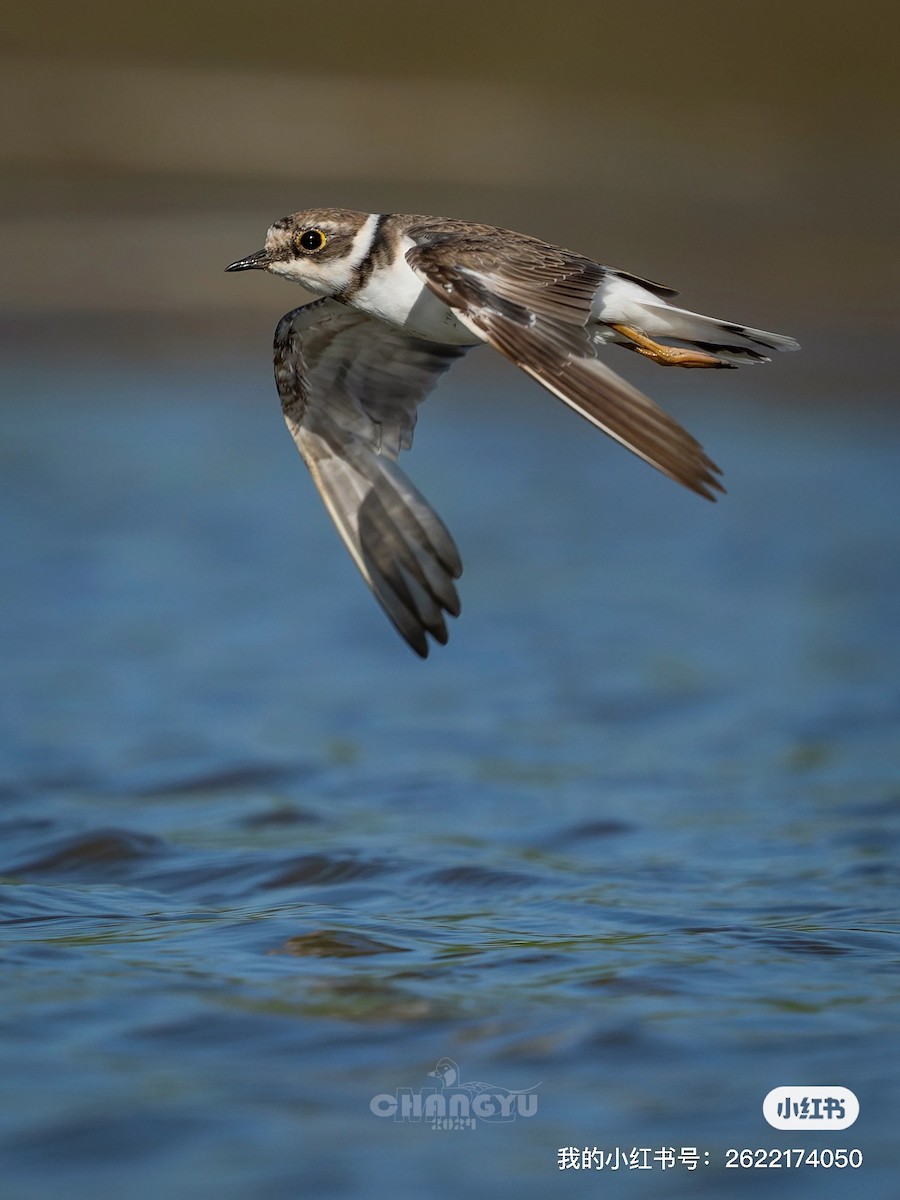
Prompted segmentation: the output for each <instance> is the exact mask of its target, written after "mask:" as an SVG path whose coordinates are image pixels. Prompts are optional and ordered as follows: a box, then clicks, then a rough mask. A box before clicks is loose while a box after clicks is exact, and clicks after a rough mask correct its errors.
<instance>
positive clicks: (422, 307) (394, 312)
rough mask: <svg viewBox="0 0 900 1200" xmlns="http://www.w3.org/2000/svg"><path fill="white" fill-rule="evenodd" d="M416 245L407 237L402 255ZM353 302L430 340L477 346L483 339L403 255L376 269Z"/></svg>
mask: <svg viewBox="0 0 900 1200" xmlns="http://www.w3.org/2000/svg"><path fill="white" fill-rule="evenodd" d="M414 244H415V243H414V242H413V241H412V239H411V238H404V239H403V243H402V246H401V249H402V251H403V254H405V252H406V251H407V250H409V249H410V248H411V247H412V246H413V245H414ZM352 303H353V307H354V308H359V309H361V310H362V311H363V312H367V313H369V314H370V315H371V316H373V317H378V319H379V320H381V321H385V322H386V323H387V324H388V325H396V326H398V327H399V328H400V329H404V330H405V331H406V332H407V333H411V334H414V335H415V336H416V337H420V338H425V339H427V340H428V341H430V342H441V343H444V344H445V345H453V346H475V345H477V344H478V343H479V342H480V341H481V340H482V339H481V338H479V337H477V336H476V335H475V334H474V333H472V331H471V330H470V329H466V327H465V325H463V324H462V322H460V321H458V320H457V319H456V317H455V316H454V314H453V310H452V309H451V308H449V307H448V305H446V304H444V302H443V300H439V299H438V297H437V296H435V294H434V293H433V292H432V291H431V290H430V288H428V287H426V286H425V284H424V283H423V282H422V281H421V279H420V278H419V277H418V275H417V274H416V273H415V271H413V269H412V267H410V265H409V263H407V261H406V258H405V257H403V256H401V257H398V258H397V259H396V260H395V262H394V264H393V266H392V267H391V268H390V269H389V270H386V269H384V268H382V269H380V270H378V271H376V272H374V273H373V274H372V276H371V277H370V278H369V281H368V283H367V284H366V286H365V287H364V288H361V289H360V291H358V292H357V293H356V295H355V296H354V297H353V301H352Z"/></svg>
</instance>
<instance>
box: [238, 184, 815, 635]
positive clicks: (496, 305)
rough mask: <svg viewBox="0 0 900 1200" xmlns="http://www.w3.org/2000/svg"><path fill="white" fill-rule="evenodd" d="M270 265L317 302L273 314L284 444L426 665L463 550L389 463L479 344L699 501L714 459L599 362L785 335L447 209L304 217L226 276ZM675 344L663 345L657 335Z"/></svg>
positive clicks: (708, 490) (719, 350) (708, 357)
mask: <svg viewBox="0 0 900 1200" xmlns="http://www.w3.org/2000/svg"><path fill="white" fill-rule="evenodd" d="M251 269H255V270H265V271H269V272H270V273H271V274H273V275H280V276H282V277H283V278H284V279H287V280H290V281H292V282H293V283H298V284H300V285H301V286H302V287H304V288H306V289H307V290H308V291H310V292H313V293H315V294H317V295H318V296H319V297H320V298H319V299H317V300H313V301H312V302H311V303H309V304H304V305H302V306H301V307H300V308H296V309H294V310H293V311H292V312H289V313H287V314H286V315H285V316H283V317H282V318H281V320H280V321H279V323H278V327H277V329H276V331H275V381H276V384H277V387H278V392H279V395H280V397H281V406H282V410H283V412H284V418H285V421H286V422H287V426H288V429H289V430H290V433H291V436H292V437H293V439H294V441H295V442H296V445H297V449H298V450H299V451H300V454H301V455H302V457H303V460H304V462H305V463H306V465H307V467H308V468H309V471H310V473H311V475H312V477H313V480H314V481H315V483H316V486H317V488H318V489H319V492H320V493H321V496H322V499H323V500H324V502H325V506H326V508H327V509H328V512H329V513H330V515H331V517H332V520H333V521H334V523H335V525H336V526H337V529H338V532H339V533H340V535H341V537H342V538H343V540H344V543H345V545H346V546H347V549H348V550H349V551H350V554H351V555H352V556H353V560H354V562H355V563H356V565H357V567H358V568H359V570H360V572H361V574H362V576H363V578H364V579H365V581H366V583H367V584H368V585H369V587H370V588H371V589H372V592H373V593H374V595H375V598H376V599H377V600H378V602H379V604H380V605H381V607H382V608H383V609H384V611H385V612H386V613H387V615H388V617H389V618H390V620H391V621H392V622H393V624H394V625H395V627H396V628H397V630H398V631H399V632H400V634H401V635H402V636H403V637H404V638H405V639H406V641H407V642H408V643H409V645H410V646H411V647H412V648H413V650H415V651H416V653H417V654H419V655H421V656H422V657H423V658H424V657H425V656H426V655H427V654H428V648H429V643H428V641H427V637H426V635H427V634H430V635H431V636H432V637H433V638H434V639H435V640H436V641H438V642H440V643H445V642H446V641H447V625H446V621H445V613H446V614H449V615H450V616H454V617H455V616H458V615H459V611H460V604H459V597H458V595H457V591H456V587H455V584H454V580H456V579H458V578H459V576H460V574H461V572H462V563H461V562H460V557H459V552H458V551H457V549H456V546H455V545H454V542H453V539H452V538H451V536H450V534H449V533H448V532H447V529H446V528H445V526H444V524H443V522H442V521H441V519H440V518H439V517H438V516H437V514H436V513H435V512H434V511H433V509H432V508H431V507H430V505H429V504H428V502H427V501H426V500H425V498H424V497H423V496H422V495H421V494H420V493H419V492H418V491H417V490H416V488H414V487H413V485H412V484H411V483H410V481H409V480H408V479H407V477H406V476H405V475H404V474H403V472H402V471H401V470H400V468H399V467H398V466H397V457H398V455H399V453H400V451H401V450H408V449H409V447H410V446H411V445H412V439H413V430H414V427H415V423H416V409H417V407H418V405H419V404H420V403H421V402H422V401H423V400H424V399H425V397H426V396H427V395H428V393H429V392H430V391H431V389H432V388H433V387H434V385H435V383H436V382H437V380H438V379H439V378H440V376H441V375H442V374H443V373H444V372H445V371H446V370H447V368H448V367H450V366H451V365H452V364H453V362H454V361H455V360H456V359H458V358H460V357H461V356H462V355H463V354H465V353H466V351H467V350H468V349H469V348H470V347H472V346H476V345H478V344H479V343H482V342H487V343H488V344H489V345H491V346H493V347H494V349H495V350H499V352H500V353H501V354H503V355H504V356H505V357H506V358H509V359H511V360H512V362H514V363H515V364H516V366H518V367H521V368H522V370H523V371H525V372H526V373H527V374H528V375H530V376H532V378H534V379H536V380H537V381H538V382H539V383H541V384H543V386H544V387H545V388H547V390H548V391H550V392H552V393H553V394H554V395H555V396H558V397H559V399H560V400H563V401H564V402H565V403H566V404H568V405H569V406H570V407H571V408H573V409H574V410H575V411H576V412H577V413H579V414H580V415H581V416H583V417H585V418H586V419H587V420H588V421H590V422H591V423H592V424H594V425H596V426H597V427H598V428H600V429H602V430H603V431H604V433H607V434H609V435H610V436H611V437H613V438H615V439H616V440H617V441H619V442H621V443H622V445H623V446H626V447H627V448H628V449H629V450H631V451H633V452H634V453H635V454H637V455H639V456H640V457H641V458H643V459H645V460H646V461H647V462H648V463H650V464H651V465H652V466H654V467H656V468H657V469H658V470H660V471H662V472H663V473H664V474H666V475H668V476H670V477H671V478H672V479H674V480H676V481H677V482H678V483H681V484H683V485H684V486H685V487H688V488H691V489H692V490H693V491H695V492H698V493H699V494H700V495H701V496H705V497H706V498H707V499H708V500H713V499H715V492H716V491H723V490H724V489H723V488H722V486H721V484H720V483H719V480H718V478H717V477H718V475H720V474H721V472H720V471H719V468H718V467H717V466H716V465H715V463H714V462H712V461H711V460H710V459H709V458H708V457H707V456H706V454H705V453H704V452H703V448H702V446H701V445H700V443H699V442H697V441H696V440H695V439H694V438H693V437H691V435H690V434H689V433H687V432H686V431H685V430H684V429H682V427H681V426H680V425H679V424H678V423H677V422H676V421H674V420H673V419H672V418H671V417H670V416H668V414H667V413H665V412H663V411H662V409H660V408H658V407H657V405H656V404H654V403H653V401H652V400H650V399H648V398H647V397H646V396H644V395H643V394H642V393H641V392H639V391H638V390H637V389H636V388H634V387H632V386H631V384H630V383H627V382H626V381H625V380H624V379H621V378H620V377H619V376H618V375H616V374H615V372H613V371H612V370H610V368H609V367H608V366H607V365H606V363H605V362H604V361H603V360H602V359H601V358H600V351H601V350H602V349H603V347H604V346H606V345H607V344H610V343H612V344H614V345H617V346H623V347H625V349H627V350H632V351H634V352H635V353H637V354H641V355H643V356H644V357H645V358H649V359H651V360H652V361H653V362H655V363H659V364H660V365H661V366H677V367H703V368H708V367H736V366H738V365H740V364H743V363H758V362H767V361H768V357H767V354H766V351H769V350H796V349H797V343H796V342H795V341H794V339H793V338H790V337H785V336H784V335H783V334H779V333H766V332H765V331H764V330H761V329H752V328H749V327H748V326H745V325H738V324H735V323H734V322H732V321H720V320H718V319H717V318H715V317H706V316H701V315H700V314H699V313H694V312H689V311H688V310H687V309H684V308H679V307H676V306H675V305H674V304H673V303H672V299H673V297H674V296H676V295H677V293H676V292H675V291H673V289H672V288H669V287H665V286H664V285H663V284H659V283H653V282H651V281H650V280H648V279H641V278H640V277H638V276H637V275H631V274H629V273H628V272H627V271H619V270H616V269H615V268H613V267H605V266H601V265H599V264H598V263H595V262H594V261H593V260H592V259H589V258H585V257H583V256H582V255H580V254H573V253H572V252H571V251H569V250H563V249H561V248H560V247H559V246H552V245H549V244H548V243H547V242H543V241H541V240H540V239H539V238H535V237H528V236H527V235H525V234H521V233H513V232H511V231H510V230H507V229H496V228H494V227H493V226H490V225H475V224H470V223H469V222H467V221H455V220H448V219H445V218H442V217H422V216H409V215H401V214H397V213H391V214H385V213H380V214H379V213H360V212H351V211H348V210H345V209H338V208H320V209H307V210H305V211H304V212H298V213H294V214H293V215H292V216H289V217H283V218H282V219H281V220H279V221H276V222H275V224H274V225H272V227H271V228H270V229H269V232H268V235H267V237H266V244H265V248H264V249H262V250H259V251H257V253H256V254H251V255H249V256H248V257H247V258H241V259H238V261H237V262H233V263H232V264H231V265H230V266H229V267H227V268H226V270H228V271H248V270H251ZM672 342H674V343H678V344H676V345H672V344H670V343H672Z"/></svg>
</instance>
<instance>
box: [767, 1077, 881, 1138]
mask: <svg viewBox="0 0 900 1200" xmlns="http://www.w3.org/2000/svg"><path fill="white" fill-rule="evenodd" d="M763 1116H764V1117H765V1118H766V1120H767V1121H768V1122H769V1124H770V1125H772V1126H773V1127H774V1128H775V1129H847V1128H848V1126H850V1125H852V1124H853V1122H854V1121H855V1120H856V1118H857V1117H858V1116H859V1101H858V1100H857V1098H856V1097H855V1096H854V1094H853V1093H852V1092H851V1091H850V1089H849V1088H845V1087H818V1086H817V1087H811V1086H810V1087H807V1086H801V1085H799V1084H796V1085H793V1086H791V1087H777V1088H772V1090H771V1092H769V1094H768V1096H766V1098H765V1100H763Z"/></svg>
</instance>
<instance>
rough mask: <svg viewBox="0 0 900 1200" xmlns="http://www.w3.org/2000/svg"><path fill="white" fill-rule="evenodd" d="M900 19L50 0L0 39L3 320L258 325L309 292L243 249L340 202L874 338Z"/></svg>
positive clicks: (824, 12) (884, 15)
mask: <svg viewBox="0 0 900 1200" xmlns="http://www.w3.org/2000/svg"><path fill="white" fill-rule="evenodd" d="M895 35H896V17H895V8H894V6H892V5H889V4H868V5H866V4H863V5H858V6H856V7H855V8H853V9H851V8H850V7H848V6H845V5H836V4H834V5H832V4H811V3H805V2H801V3H789V2H788V3H781V4H775V3H757V4H752V5H738V4H707V3H703V4H698V3H682V4H678V5H672V4H666V3H637V4H631V5H621V6H613V5H608V4H598V3H558V4H555V5H552V6H550V5H547V4H546V3H541V4H532V3H517V4H507V3H494V4H491V3H481V4H475V3H470V2H469V0H458V2H456V3H454V4H453V5H444V4H431V3H419V4H414V3H409V2H406V0H404V2H402V3H394V4H390V5H372V4H362V3H356V2H353V3H344V4H339V5H338V4H331V5H325V4H319V3H315V4H313V3H302V2H301V3H294V4H291V5H285V4H282V3H278V4H276V3H272V2H270V0H263V2H261V3H257V4H254V5H244V4H237V5H230V6H229V5H221V4H211V3H206V2H202V0H194V2H191V0H181V2H179V3H174V2H163V3H156V4H154V5H151V6H142V5H127V6H123V5H122V4H117V3H112V2H107V0H89V2H88V3H85V4H79V5H67V4H60V3H54V4H51V3H47V2H45V0H39V2H37V3H32V4H29V5H27V6H20V7H19V8H17V9H16V10H15V11H12V12H10V13H9V14H8V16H7V21H6V33H5V36H4V39H3V43H2V47H0V53H2V59H0V65H2V70H0V162H2V166H3V175H2V178H3V183H2V190H0V255H2V261H3V264H4V269H3V271H2V272H0V316H2V319H3V322H4V326H5V328H6V329H7V330H10V329H25V330H27V329H28V328H30V327H31V326H32V325H33V324H34V323H35V322H40V321H41V320H42V319H44V318H45V317H46V316H48V315H51V316H55V317H59V316H64V317H68V318H70V319H71V321H72V322H75V323H77V326H78V328H79V330H81V331H82V333H83V336H84V337H85V338H87V339H88V340H90V339H91V338H92V337H96V336H101V332H98V330H96V329H95V328H94V327H95V325H96V324H97V322H98V321H101V320H102V321H104V322H107V324H106V325H105V326H104V327H103V328H105V329H106V330H107V332H108V330H109V329H110V328H111V326H110V325H109V324H108V322H109V321H110V320H111V318H113V317H115V318H116V319H117V321H118V322H119V323H120V324H121V323H122V322H125V323H127V322H129V321H130V322H131V323H132V324H134V322H135V321H136V320H140V319H145V318H146V319H152V321H154V322H156V325H155V327H156V328H157V329H158V328H160V327H161V326H169V325H171V327H172V331H173V333H177V331H178V330H179V329H182V330H190V331H196V330H197V329H198V328H204V329H207V331H208V332H209V333H210V334H211V335H214V333H215V331H216V330H219V331H221V332H223V333H227V336H228V338H229V339H233V338H234V336H235V335H236V334H237V333H240V332H241V331H246V332H247V337H248V339H249V338H254V339H255V338H258V336H259V332H260V330H262V329H264V328H266V327H267V326H268V324H269V323H270V322H271V320H272V318H273V317H274V316H277V315H278V313H280V311H281V310H282V309H283V308H287V307H289V305H290V303H291V301H292V296H291V294H290V293H289V292H288V291H287V290H286V289H281V294H280V295H279V292H278V289H277V288H276V286H275V285H274V284H273V283H272V281H271V280H268V279H265V278H262V277H260V278H248V279H242V280H240V281H239V283H240V286H237V285H236V283H235V281H234V280H226V279H225V278H224V277H223V275H222V268H223V267H224V265H225V263H227V262H228V261H229V260H231V259H233V258H235V257H236V256H238V255H241V254H244V253H247V252H250V251H252V250H255V249H257V248H258V245H259V244H261V243H262V240H263V237H264V233H265V228H266V226H267V225H268V223H269V222H270V221H271V220H272V219H274V218H275V217H277V216H279V215H281V214H283V213H285V212H288V211H292V210H294V209H297V208H300V207H305V206H310V205H317V204H342V205H346V206H347V207H357V208H362V209H365V210H367V211H370V210H378V211H381V210H394V211H426V212H439V213H444V214H446V215H455V216H462V217H467V218H472V219H480V220H485V221H489V222H493V223H496V224H502V225H508V226H511V227H514V228H520V229H524V230H527V231H530V232H534V233H536V234H538V235H540V236H542V237H545V238H547V239H548V240H551V241H556V242H561V243H563V244H566V245H569V246H571V247H573V248H576V249H578V250H580V251H582V252H584V253H587V254H590V255H592V256H595V257H596V258H598V259H599V260H600V261H603V262H609V263H612V264H614V265H619V266H622V267H624V268H626V269H628V270H632V271H635V272H638V273H641V274H646V275H648V276H650V277H651V278H658V279H661V280H663V281H664V282H671V283H673V284H675V285H676V286H679V287H680V288H681V289H682V290H683V291H684V292H685V293H686V299H687V300H689V301H690V304H691V306H692V307H700V308H701V309H703V310H704V311H706V310H709V311H713V312H716V311H721V312H722V313H723V315H728V316H733V317H735V318H737V319H742V320H750V321H754V322H755V323H759V324H763V325H767V326H769V327H771V328H776V329H780V328H782V327H784V328H785V329H787V330H788V331H789V332H799V333H800V334H801V335H802V333H803V329H802V326H803V325H804V324H807V325H809V326H810V327H814V328H815V329H817V330H818V331H819V334H820V336H821V337H822V340H823V344H826V345H828V346H831V345H832V343H833V342H834V340H835V339H842V338H845V337H846V335H847V334H848V333H849V334H853V335H858V337H859V338H862V339H869V340H870V342H871V345H872V346H876V347H877V346H880V345H881V342H882V338H883V335H884V333H885V332H887V331H890V330H895V329H896V298H895V293H896V275H897V266H898V263H897V255H896V240H897V239H896V233H895V224H896V214H897V210H898V199H900V187H898V178H897V176H898V171H900V167H898V156H897V152H896V147H897V132H896V131H897V128H898V116H900V113H898V103H897V101H898V93H900V83H898V71H897V68H896V61H895V55H896V44H897V43H896V36H895ZM76 318H77V322H76ZM798 326H800V328H799V330H798ZM73 327H74V325H73ZM85 331H87V332H85ZM92 331H93V332H92ZM851 340H852V339H851ZM867 344H868V343H867ZM886 357H887V356H886Z"/></svg>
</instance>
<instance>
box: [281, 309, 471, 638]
mask: <svg viewBox="0 0 900 1200" xmlns="http://www.w3.org/2000/svg"><path fill="white" fill-rule="evenodd" d="M463 353H465V347H461V346H441V345H436V344H434V343H432V342H425V341H421V340H420V339H418V338H413V337H408V336H407V335H406V334H404V333H401V332H400V331H399V330H396V329H391V328H390V327H388V326H386V325H384V324H383V323H382V322H380V321H377V320H375V319H373V318H372V317H367V316H366V315H365V314H364V313H359V312H356V311H354V310H353V309H349V308H347V307H345V306H344V305H342V304H339V303H338V302H337V301H335V300H330V299H322V300H315V301H313V303H312V304H305V305H304V306H303V307H302V308H297V309H295V310H294V311H293V312H289V313H287V314H286V315H285V316H284V317H282V318H281V320H280V321H279V323H278V328H277V329H276V331H275V382H276V384H277V385H278V393H279V395H280V397H281V408H282V411H283V412H284V419H285V421H286V423H287V427H288V429H289V430H290V432H291V436H292V437H293V439H294V441H295V442H296V444H297V449H298V450H299V451H300V454H301V455H302V456H303V461H304V462H305V463H306V465H307V467H308V468H309V471H310V474H311V475H312V477H313V480H314V481H315V484H316V487H317V488H318V489H319V493H320V494H321V496H322V499H323V500H324V501H325V506H326V508H327V509H328V512H329V513H330V514H331V518H332V520H333V521H334V523H335V525H336V526H337V528H338V532H339V533H340V535H341V537H342V538H343V539H344V544H345V545H346V547H347V549H348V550H349V551H350V553H351V555H352V556H353V561H354V562H355V563H356V565H357V567H358V568H359V570H360V572H361V573H362V576H363V578H364V579H365V581H366V583H367V584H368V585H369V587H370V588H371V589H372V592H373V593H374V595H375V598H376V599H377V600H378V603H379V604H380V605H381V607H382V608H383V609H384V611H385V612H386V613H387V615H388V617H389V618H390V619H391V621H392V622H393V623H394V625H395V626H396V628H397V629H398V630H399V632H400V634H401V635H402V636H403V637H404V638H405V639H406V641H407V642H408V643H409V644H410V646H412V648H413V650H415V652H416V653H417V654H420V655H421V656H422V657H423V658H425V657H426V656H427V654H428V641H427V640H426V636H425V635H426V633H430V634H431V635H432V637H434V638H436V639H437V641H439V642H441V643H444V642H446V641H447V626H446V623H445V621H444V613H445V612H446V613H449V614H450V615H451V616H453V617H455V616H458V615H459V597H458V596H457V593H456V588H455V586H454V583H453V581H454V580H455V579H458V578H459V576H460V574H461V572H462V563H461V562H460V558H459V552H458V551H457V549H456V546H455V545H454V544H453V539H452V538H451V536H450V534H449V533H448V532H447V530H446V528H445V527H444V524H443V522H442V521H441V519H440V518H439V517H438V516H437V514H436V513H435V512H434V511H433V510H432V508H431V507H430V506H429V504H428V502H427V501H426V500H425V499H424V498H423V497H422V496H421V495H420V494H419V492H418V491H416V489H415V488H414V487H413V485H412V484H411V483H410V481H409V480H408V479H407V478H406V476H405V475H404V474H403V472H402V471H401V470H400V468H399V467H398V466H397V464H396V459H397V455H398V454H399V452H400V451H401V450H406V449H408V448H409V447H410V446H411V445H412V438H413V430H414V428H415V423H416V407H417V405H418V404H420V403H421V401H422V400H424V399H425V397H426V396H427V395H428V393H429V392H430V391H431V389H432V387H433V386H434V384H435V383H436V382H437V380H438V378H439V377H440V376H441V375H442V374H443V373H444V371H446V370H447V368H448V367H449V366H450V365H451V363H453V362H454V361H455V359H457V358H459V357H460V356H461V355H462V354H463Z"/></svg>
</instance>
